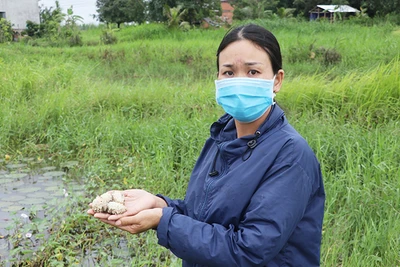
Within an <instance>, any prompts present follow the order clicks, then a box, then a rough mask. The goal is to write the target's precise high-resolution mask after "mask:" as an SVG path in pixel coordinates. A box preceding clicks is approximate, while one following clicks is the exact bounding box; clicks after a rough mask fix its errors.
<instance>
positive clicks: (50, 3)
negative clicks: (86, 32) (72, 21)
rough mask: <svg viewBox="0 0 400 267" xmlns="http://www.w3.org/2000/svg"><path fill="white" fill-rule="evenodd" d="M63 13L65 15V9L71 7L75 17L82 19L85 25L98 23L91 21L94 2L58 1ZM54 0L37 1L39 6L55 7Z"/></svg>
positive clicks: (90, 0)
mask: <svg viewBox="0 0 400 267" xmlns="http://www.w3.org/2000/svg"><path fill="white" fill-rule="evenodd" d="M58 2H59V3H60V6H61V8H62V10H63V13H67V9H68V8H70V7H71V6H72V10H73V11H74V14H75V15H79V16H81V17H83V23H85V24H91V23H94V24H98V21H96V20H95V19H93V14H97V12H96V0H58ZM55 3H56V0H39V6H42V5H43V6H45V7H48V8H49V7H55V6H56V4H55Z"/></svg>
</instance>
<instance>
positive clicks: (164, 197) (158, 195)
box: [156, 194, 172, 207]
mask: <svg viewBox="0 0 400 267" xmlns="http://www.w3.org/2000/svg"><path fill="white" fill-rule="evenodd" d="M156 196H157V197H159V198H162V199H164V201H165V202H166V203H167V205H168V207H170V206H171V202H172V199H170V198H169V197H167V196H163V195H161V194H157V195H156Z"/></svg>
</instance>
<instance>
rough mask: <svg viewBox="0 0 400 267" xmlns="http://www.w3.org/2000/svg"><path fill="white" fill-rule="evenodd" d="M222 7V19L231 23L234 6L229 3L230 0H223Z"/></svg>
mask: <svg viewBox="0 0 400 267" xmlns="http://www.w3.org/2000/svg"><path fill="white" fill-rule="evenodd" d="M221 9H222V15H221V19H222V21H225V22H227V23H228V24H231V23H232V18H233V10H234V8H233V7H232V5H231V4H230V3H229V0H221Z"/></svg>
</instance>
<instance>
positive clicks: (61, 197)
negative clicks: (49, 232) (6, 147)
mask: <svg viewBox="0 0 400 267" xmlns="http://www.w3.org/2000/svg"><path fill="white" fill-rule="evenodd" d="M76 164H77V162H67V163H65V164H61V166H68V168H71V167H73V166H74V165H76ZM62 170H67V168H64V167H57V166H50V165H49V164H46V163H44V162H38V161H37V160H34V159H25V160H21V161H19V162H7V161H4V160H1V161H0V265H1V262H2V261H7V260H9V258H10V257H11V256H10V255H9V252H10V250H11V249H12V246H13V245H12V241H11V240H12V239H13V238H14V240H15V238H16V237H15V233H16V232H17V231H18V232H19V237H18V238H20V239H22V240H23V242H28V243H32V247H36V246H37V245H38V244H37V240H39V239H36V238H35V235H36V234H38V235H40V236H43V235H46V233H45V231H44V228H45V226H44V225H43V223H42V224H41V227H42V228H43V229H38V227H37V225H36V224H35V223H33V221H35V219H44V218H46V220H47V221H50V220H51V215H50V214H49V212H48V211H49V210H52V209H54V207H56V206H58V205H60V204H62V202H66V201H68V198H69V195H70V192H69V190H71V188H74V194H76V193H77V192H79V191H81V187H80V186H79V185H77V184H75V183H74V182H66V181H67V180H71V179H65V178H66V175H67V173H66V172H65V171H62Z"/></svg>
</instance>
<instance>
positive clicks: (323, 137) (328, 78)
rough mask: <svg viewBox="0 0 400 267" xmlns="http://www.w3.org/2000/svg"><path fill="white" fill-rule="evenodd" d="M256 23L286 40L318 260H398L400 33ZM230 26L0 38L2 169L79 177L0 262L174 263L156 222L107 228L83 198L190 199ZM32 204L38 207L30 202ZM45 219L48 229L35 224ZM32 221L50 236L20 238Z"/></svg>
mask: <svg viewBox="0 0 400 267" xmlns="http://www.w3.org/2000/svg"><path fill="white" fill-rule="evenodd" d="M256 22H257V23H259V24H261V25H262V26H265V27H266V28H267V29H270V30H271V31H272V32H273V33H274V34H275V35H276V36H277V38H278V39H279V42H280V43H281V44H282V52H283V57H284V58H283V60H284V69H285V71H286V79H285V82H284V85H283V88H282V90H281V92H280V93H279V94H278V95H277V101H278V102H279V103H280V104H281V105H282V106H283V107H284V109H285V111H286V113H287V116H288V118H289V120H290V122H291V123H292V124H293V125H294V126H295V128H296V129H298V131H299V132H300V133H301V134H302V135H303V136H304V137H305V138H306V139H307V141H308V142H309V143H310V145H311V147H312V148H313V149H314V151H315V152H316V154H317V156H318V158H319V160H320V162H321V166H322V171H323V175H324V179H325V187H326V193H327V201H326V213H325V220H324V230H323V244H322V263H321V264H322V266H400V197H399V196H400V168H399V165H400V150H399V147H400V122H399V119H400V118H399V116H400V101H399V99H400V29H399V28H398V27H396V26H393V25H391V24H390V23H384V22H382V23H378V24H373V25H369V26H364V25H362V24H357V23H352V22H346V21H344V22H340V23H325V22H313V23H310V22H305V21H297V20H295V19H293V20H292V19H286V20H269V21H267V20H257V21H256ZM225 31H226V29H223V28H217V29H208V30H205V29H190V30H186V31H182V30H171V29H167V28H166V27H165V26H164V25H162V24H148V25H140V26H125V27H121V29H119V30H113V29H110V28H106V27H105V26H99V27H88V28H86V29H85V30H84V31H82V32H81V39H79V41H80V42H81V43H80V44H81V45H80V46H72V47H70V46H68V45H66V44H64V43H57V42H56V40H54V39H38V40H35V39H26V40H25V41H21V42H18V43H3V44H0V99H1V101H0V129H1V131H0V155H1V157H2V161H1V164H0V168H1V169H2V170H3V171H4V170H5V165H6V164H17V163H20V161H21V160H22V159H23V158H26V157H31V158H33V159H35V160H37V159H42V160H47V161H51V164H52V165H55V166H59V165H57V164H59V163H62V162H66V161H71V160H73V161H78V162H79V164H77V165H76V166H75V169H74V171H73V172H69V173H68V175H66V176H65V177H64V178H63V181H64V182H65V183H69V182H72V181H74V182H78V183H80V184H82V185H84V187H85V194H83V195H82V194H79V195H76V197H74V196H72V197H69V198H68V199H69V201H67V203H64V202H63V204H62V205H63V207H62V209H61V210H62V212H57V213H55V214H52V216H49V217H43V218H39V217H40V216H38V218H37V220H33V221H32V223H31V224H29V225H28V226H24V227H19V221H18V219H16V220H15V224H14V227H13V226H11V227H9V228H8V230H7V233H2V235H1V236H0V239H3V240H6V241H7V242H9V244H10V245H11V246H10V255H11V257H7V258H5V257H2V256H1V255H0V262H2V263H6V262H7V264H9V265H12V264H14V265H16V266H85V265H86V266H93V265H95V264H99V265H100V266H110V265H118V264H119V265H121V266H125V265H129V266H179V264H180V262H179V260H178V259H177V258H176V257H175V256H174V255H172V254H170V253H169V252H168V251H167V250H166V249H164V248H162V247H160V246H158V245H157V239H156V236H155V233H154V232H150V233H146V234H141V235H139V236H131V235H128V234H126V233H124V232H121V231H118V230H116V229H112V228H110V227H107V226H106V225H103V224H99V222H97V221H95V220H94V219H93V218H91V217H90V216H87V215H86V210H87V203H89V202H90V200H92V199H93V198H94V197H95V196H96V195H97V194H100V193H102V192H104V191H106V190H108V189H125V188H133V187H135V188H146V189H147V190H149V191H150V192H160V193H163V194H166V195H169V196H172V197H180V198H181V197H183V196H184V194H185V188H186V185H187V182H188V177H189V175H190V171H191V169H192V167H193V165H194V162H195V160H196V158H197V156H198V154H199V150H200V148H201V147H202V144H203V142H204V141H205V139H206V138H207V136H208V131H209V126H210V124H211V123H212V122H213V121H214V120H215V119H217V118H218V117H219V116H220V115H221V114H222V112H223V111H222V109H221V108H220V107H218V106H217V104H216V103H215V91H214V90H215V89H214V84H213V82H214V79H215V77H216V67H215V51H216V49H217V45H218V43H219V41H220V40H221V38H222V37H223V35H224V33H225ZM106 43H108V44H106ZM0 190H1V189H0ZM0 201H2V200H0ZM57 210H58V211H60V209H57ZM25 212H26V213H28V214H29V215H30V216H31V217H33V218H34V217H35V214H36V211H35V209H34V208H32V209H31V210H27V211H25ZM43 220H47V223H48V225H47V226H46V227H39V226H41V225H42V223H43V222H42V221H43ZM27 231H29V232H30V233H32V235H33V237H34V238H35V240H36V241H40V240H41V239H46V240H47V241H46V242H36V243H35V244H33V243H32V242H26V239H25V236H26V232H27ZM124 264H125V265H124Z"/></svg>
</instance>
